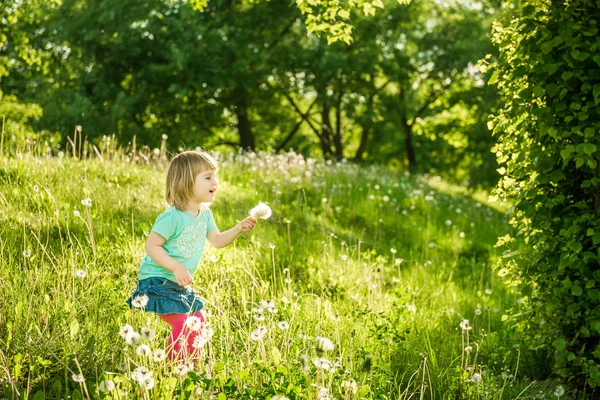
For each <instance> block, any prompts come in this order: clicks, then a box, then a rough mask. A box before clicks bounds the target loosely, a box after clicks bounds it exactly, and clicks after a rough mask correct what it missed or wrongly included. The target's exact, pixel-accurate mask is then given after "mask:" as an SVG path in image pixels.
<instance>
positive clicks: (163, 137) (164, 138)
mask: <svg viewBox="0 0 600 400" xmlns="http://www.w3.org/2000/svg"><path fill="white" fill-rule="evenodd" d="M161 137H162V140H167V139H168V138H169V136H167V134H166V133H163V134H162V136H161Z"/></svg>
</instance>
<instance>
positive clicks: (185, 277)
mask: <svg viewBox="0 0 600 400" xmlns="http://www.w3.org/2000/svg"><path fill="white" fill-rule="evenodd" d="M173 275H175V279H176V280H177V283H179V285H181V286H187V285H191V284H192V282H194V280H193V279H192V275H190V271H188V270H187V268H186V267H184V266H183V265H181V264H179V265H178V266H177V267H175V270H174V271H173Z"/></svg>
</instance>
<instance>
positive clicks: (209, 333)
mask: <svg viewBox="0 0 600 400" xmlns="http://www.w3.org/2000/svg"><path fill="white" fill-rule="evenodd" d="M214 334H215V331H214V330H213V329H211V328H208V327H207V328H206V329H204V330H203V331H202V333H201V334H200V335H198V336H196V337H195V338H194V343H193V344H192V346H193V347H194V348H195V349H201V348H203V347H204V346H205V345H206V343H208V342H210V340H211V339H212V337H213V335H214Z"/></svg>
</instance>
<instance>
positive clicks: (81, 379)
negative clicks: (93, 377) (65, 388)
mask: <svg viewBox="0 0 600 400" xmlns="http://www.w3.org/2000/svg"><path fill="white" fill-rule="evenodd" d="M71 378H73V380H74V381H75V382H77V383H83V382H85V378H84V377H83V375H82V374H73V375H72V376H71Z"/></svg>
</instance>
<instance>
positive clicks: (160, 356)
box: [153, 349, 166, 362]
mask: <svg viewBox="0 0 600 400" xmlns="http://www.w3.org/2000/svg"><path fill="white" fill-rule="evenodd" d="M165 357H166V353H165V351H164V350H163V349H156V350H154V357H153V358H154V361H155V362H161V361H164V359H165Z"/></svg>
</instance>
